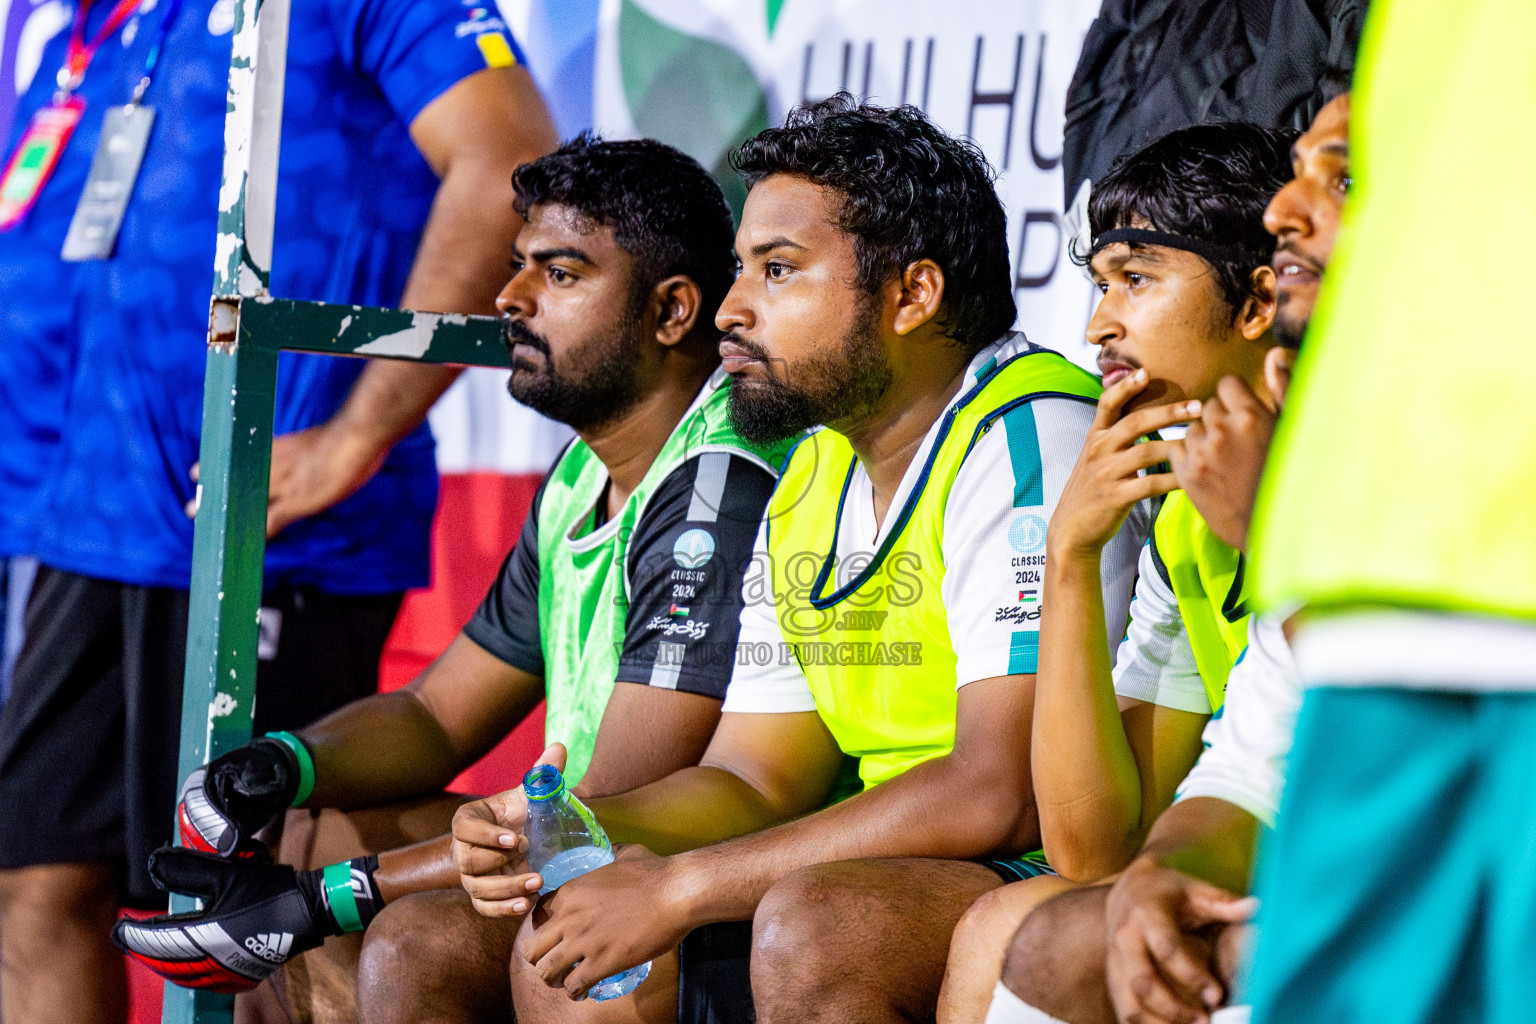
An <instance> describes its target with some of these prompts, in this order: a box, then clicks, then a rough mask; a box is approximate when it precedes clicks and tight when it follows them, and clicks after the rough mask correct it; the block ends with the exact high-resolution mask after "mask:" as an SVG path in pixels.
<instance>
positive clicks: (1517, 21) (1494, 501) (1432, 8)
mask: <svg viewBox="0 0 1536 1024" xmlns="http://www.w3.org/2000/svg"><path fill="white" fill-rule="evenodd" d="M1533 38H1536V4H1532V3H1530V2H1528V0H1527V2H1524V3H1510V2H1508V0H1459V2H1457V3H1446V2H1444V0H1375V2H1373V3H1372V4H1371V12H1370V15H1369V17H1368V18H1367V19H1366V26H1365V34H1364V36H1363V38H1362V39H1361V42H1360V62H1359V70H1358V72H1357V73H1356V75H1355V89H1354V92H1353V93H1352V94H1351V99H1350V126H1349V135H1350V140H1349V142H1350V162H1351V168H1352V173H1353V175H1354V179H1355V184H1354V185H1353V186H1352V187H1351V189H1350V193H1349V200H1348V201H1347V202H1346V203H1345V204H1344V223H1343V227H1342V228H1341V230H1340V231H1339V244H1338V246H1337V248H1336V249H1335V250H1334V254H1333V258H1332V260H1331V261H1330V262H1329V266H1328V273H1327V276H1326V280H1325V282H1324V285H1323V290H1322V294H1321V296H1320V299H1319V302H1318V306H1317V311H1316V313H1315V315H1314V316H1313V318H1312V326H1311V328H1310V329H1309V332H1308V335H1307V341H1306V345H1305V346H1304V347H1303V348H1302V352H1301V361H1300V363H1299V364H1298V368H1297V375H1296V383H1295V386H1294V387H1293V388H1292V389H1291V395H1290V400H1289V404H1288V406H1287V408H1286V412H1285V415H1284V416H1283V417H1281V420H1280V428H1279V432H1278V433H1277V434H1276V436H1275V446H1274V449H1273V452H1272V454H1271V455H1270V465H1269V468H1268V469H1267V470H1266V472H1265V479H1264V485H1263V487H1262V489H1261V491H1260V495H1259V505H1258V508H1257V510H1256V513H1255V517H1254V529H1253V535H1254V541H1253V544H1254V546H1253V554H1254V559H1255V567H1256V569H1257V580H1256V582H1257V585H1258V593H1257V595H1256V597H1257V599H1258V600H1259V601H1260V602H1261V603H1262V606H1263V607H1265V608H1284V607H1288V606H1290V605H1292V604H1293V603H1294V604H1308V605H1310V606H1311V607H1312V608H1314V609H1318V610H1324V611H1326V610H1328V609H1330V608H1332V609H1335V610H1337V609H1341V608H1343V607H1346V606H1360V605H1388V606H1392V605H1396V606H1406V607H1413V608H1428V609H1435V610H1444V611H1452V612H1461V613H1471V614H1482V615H1493V616H1500V617H1505V618H1513V619H1518V620H1523V621H1526V622H1531V621H1536V521H1533V512H1532V510H1533V509H1536V457H1533V454H1532V453H1533V452H1536V415H1533V414H1532V406H1533V403H1532V398H1531V388H1530V385H1529V384H1528V383H1527V382H1526V379H1525V369H1526V359H1525V358H1524V357H1525V355H1526V354H1527V353H1528V352H1529V351H1530V350H1531V345H1530V341H1529V335H1528V334H1527V333H1526V332H1527V331H1528V330H1529V328H1528V327H1526V326H1523V324H1522V320H1523V318H1522V317H1521V316H1520V314H1519V313H1518V312H1515V313H1513V316H1512V313H1511V307H1510V305H1509V303H1508V302H1506V301H1504V298H1505V296H1506V295H1510V296H1517V295H1518V291H1519V288H1520V287H1521V286H1520V284H1519V283H1518V282H1519V281H1520V280H1521V276H1522V275H1521V274H1520V272H1519V271H1518V270H1516V271H1514V277H1513V278H1511V279H1509V282H1508V283H1506V278H1508V275H1507V274H1505V273H1502V272H1500V271H1499V270H1498V269H1497V265H1496V264H1491V262H1490V261H1489V260H1488V259H1486V258H1479V257H1480V256H1481V255H1482V254H1484V253H1487V252H1488V251H1489V249H1490V247H1491V246H1497V245H1498V244H1500V243H1501V242H1503V241H1504V240H1506V239H1507V240H1509V241H1510V242H1511V243H1512V244H1513V245H1514V246H1515V250H1514V251H1515V252H1517V253H1518V252H1519V248H1518V247H1519V246H1520V245H1521V244H1522V242H1523V240H1524V239H1527V238H1530V237H1531V235H1532V232H1533V231H1536V203H1533V202H1532V201H1531V184H1532V168H1536V132H1532V131H1530V130H1529V127H1528V123H1529V122H1528V120H1526V119H1527V118H1528V117H1529V115H1528V114H1526V115H1520V114H1518V113H1516V114H1514V115H1513V116H1514V117H1515V120H1514V121H1511V120H1510V117H1511V112H1518V111H1521V110H1524V111H1530V110H1531V109H1532V108H1533V107H1536V74H1533V73H1532V71H1531V67H1532V64H1531V40H1532V39H1533ZM1426 265H1427V266H1429V267H1431V268H1432V270H1431V272H1430V273H1429V274H1428V275H1427V276H1426V274H1425V268H1426ZM1509 288H1514V289H1515V292H1513V293H1511V292H1509V291H1508V289H1509Z"/></svg>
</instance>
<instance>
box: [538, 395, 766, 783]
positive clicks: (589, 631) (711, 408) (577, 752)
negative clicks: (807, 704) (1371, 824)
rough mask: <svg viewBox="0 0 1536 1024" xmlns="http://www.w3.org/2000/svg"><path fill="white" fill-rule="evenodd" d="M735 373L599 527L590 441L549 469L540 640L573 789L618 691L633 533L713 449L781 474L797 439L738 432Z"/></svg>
mask: <svg viewBox="0 0 1536 1024" xmlns="http://www.w3.org/2000/svg"><path fill="white" fill-rule="evenodd" d="M727 380H728V378H727V377H726V376H725V374H724V373H716V374H715V376H714V377H711V378H710V381H709V383H708V384H706V385H705V386H704V390H703V391H702V392H701V393H700V397H699V400H698V401H696V402H695V403H694V405H693V408H691V409H690V410H689V411H688V412H687V413H686V414H685V415H684V416H683V418H682V419H681V420H679V421H678V424H677V427H676V428H675V429H674V430H673V431H672V436H671V437H669V438H667V443H666V444H665V445H663V446H662V449H661V452H660V453H659V454H658V455H657V456H656V461H654V462H653V463H651V468H650V469H649V470H648V471H647V472H646V474H645V478H644V479H643V480H642V481H641V482H640V486H638V487H636V488H635V490H634V493H632V494H631V495H630V496H629V498H628V499H627V500H626V501H625V502H624V507H623V508H621V509H620V510H619V513H618V514H617V515H616V516H614V517H613V518H612V519H610V520H608V521H607V522H606V523H604V524H603V525H602V526H600V527H598V528H597V529H593V528H592V523H593V510H594V508H595V507H596V505H597V502H598V501H599V500H600V499H602V498H603V495H604V494H605V492H606V490H607V486H608V470H607V468H606V467H605V466H604V465H603V463H602V461H601V460H600V459H598V457H597V456H596V455H595V454H593V452H592V449H591V448H588V447H587V446H586V445H585V444H583V443H582V442H581V441H579V440H578V441H575V442H573V443H572V444H571V446H570V448H568V449H566V452H565V454H564V455H562V456H561V457H560V460H559V462H557V463H556V464H555V467H554V468H553V469H552V470H550V473H549V479H548V480H547V481H545V484H544V497H543V499H542V500H541V501H540V503H539V507H538V508H537V509H536V510H534V513H533V514H536V515H538V517H539V531H538V536H539V644H540V647H541V648H542V649H543V652H544V692H545V697H546V699H547V701H548V706H547V708H546V711H545V718H544V737H545V742H549V743H553V742H555V741H557V740H558V741H559V742H561V743H564V744H565V745H566V747H567V749H568V750H569V751H570V756H569V759H568V760H567V762H566V771H565V778H566V780H567V781H568V783H569V784H570V785H572V786H574V785H575V784H576V783H577V782H578V781H580V779H581V776H582V774H583V773H584V772H585V771H586V770H587V765H588V763H589V762H590V761H591V760H592V746H593V743H594V741H595V740H596V738H597V727H598V724H599V723H600V722H601V721H602V718H603V710H604V709H605V708H606V707H607V706H608V698H609V696H610V695H611V694H612V693H613V686H614V675H615V673H616V672H617V671H618V667H619V654H620V652H621V651H622V650H623V647H624V623H625V619H626V618H627V616H628V614H629V580H628V578H627V577H626V566H627V565H628V554H629V538H630V535H631V534H632V533H633V532H634V528H635V524H636V523H638V522H639V521H640V518H641V516H643V515H644V514H645V508H646V506H647V504H648V503H649V502H650V499H651V495H652V494H653V493H655V490H656V488H657V487H658V486H660V485H661V483H662V481H664V480H665V479H666V478H667V477H668V476H670V475H671V474H672V473H673V471H675V470H676V469H677V468H678V467H679V466H681V465H682V464H683V463H685V462H687V461H688V460H689V459H691V458H694V457H695V456H698V455H702V454H704V453H705V452H710V451H720V452H728V453H730V454H732V455H738V456H741V457H742V458H746V459H750V460H751V461H753V462H755V463H757V464H758V465H760V466H762V467H763V468H764V469H766V470H768V471H769V472H776V470H777V467H778V465H779V463H780V462H781V461H782V459H783V457H784V454H785V452H786V451H787V450H788V449H789V448H790V446H791V445H792V443H793V442H792V441H790V442H785V443H783V444H781V445H777V446H774V447H768V448H764V447H758V446H754V445H750V444H748V443H747V442H746V441H743V440H742V439H741V438H740V437H738V436H737V435H736V432H735V431H734V430H732V429H731V425H730V421H729V419H728V418H727V414H726V413H727V410H726V399H727V395H728V393H729V391H730V389H729V387H728V386H727V384H726V382H727Z"/></svg>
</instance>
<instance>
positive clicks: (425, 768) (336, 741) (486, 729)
mask: <svg viewBox="0 0 1536 1024" xmlns="http://www.w3.org/2000/svg"><path fill="white" fill-rule="evenodd" d="M543 698H544V684H543V680H542V679H539V678H537V677H535V676H531V675H529V674H527V673H526V672H522V671H519V670H518V669H516V668H513V667H512V666H510V665H507V664H506V663H504V662H502V661H501V660H499V659H498V658H496V657H494V656H493V655H491V654H490V653H489V652H487V651H486V650H484V649H483V648H481V647H480V646H479V645H477V644H476V643H475V642H474V641H473V640H470V639H469V638H468V637H467V636H465V635H463V634H460V635H459V636H458V637H457V638H455V640H454V641H453V643H451V644H450V645H449V646H448V649H447V650H446V651H444V652H443V653H442V655H441V656H440V657H439V658H438V659H437V660H436V661H434V662H433V663H432V664H431V665H430V666H429V667H428V668H427V670H426V671H425V672H423V673H422V674H421V675H420V676H418V677H417V678H416V679H415V680H413V681H412V683H411V684H410V686H408V687H406V688H405V689H403V690H396V691H395V692H393V693H380V694H374V695H372V696H369V697H364V698H363V699H361V700H357V701H353V702H352V703H351V704H348V705H346V706H345V707H342V708H339V709H337V710H336V711H333V712H332V713H331V714H329V715H327V716H325V717H324V718H322V719H320V720H319V721H318V722H316V723H314V724H313V725H310V726H307V727H305V728H304V729H301V730H299V732H298V735H299V737H300V739H302V740H303V741H304V744H305V746H307V747H308V748H309V752H310V756H311V757H313V758H314V762H315V788H314V792H313V793H311V794H310V797H309V799H308V800H307V801H306V802H305V805H306V806H309V807H339V808H343V809H349V808H355V807H367V806H372V805H375V804H382V803H390V802H392V801H395V800H405V799H408V798H411V797H417V796H424V795H426V794H429V793H436V792H439V791H440V790H442V789H443V788H444V787H446V786H447V785H448V783H449V782H450V781H452V779H453V777H454V776H455V775H457V774H458V773H459V772H461V771H463V770H464V769H465V768H467V767H469V766H470V765H471V764H473V763H474V762H475V761H476V760H478V759H479V758H480V757H481V756H482V755H484V754H485V752H486V751H488V750H490V749H491V748H492V747H493V746H495V745H496V744H497V743H498V742H500V740H501V738H502V737H503V736H505V735H506V734H507V733H508V732H510V731H511V730H512V728H513V727H514V726H515V725H516V724H517V723H518V722H521V721H522V720H523V719H524V718H525V717H527V715H528V713H529V712H530V711H532V710H533V709H534V708H535V707H536V706H538V703H539V701H540V700H542V699H543Z"/></svg>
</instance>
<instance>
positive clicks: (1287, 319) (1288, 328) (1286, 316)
mask: <svg viewBox="0 0 1536 1024" xmlns="http://www.w3.org/2000/svg"><path fill="white" fill-rule="evenodd" d="M1296 305H1297V303H1296V302H1295V301H1293V300H1292V297H1291V296H1289V295H1282V296H1280V299H1279V302H1278V308H1277V309H1276V310H1275V322H1274V324H1273V326H1272V327H1271V328H1270V329H1271V330H1272V331H1274V334H1275V343H1276V344H1279V345H1284V346H1285V347H1286V348H1289V349H1299V348H1301V339H1302V338H1303V337H1305V336H1306V333H1307V325H1308V324H1310V323H1311V322H1312V318H1311V316H1310V313H1311V310H1308V311H1307V313H1306V314H1303V313H1300V312H1298V311H1297V310H1296V308H1295V307H1296ZM1286 307H1291V308H1289V309H1287V308H1286Z"/></svg>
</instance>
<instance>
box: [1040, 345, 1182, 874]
mask: <svg viewBox="0 0 1536 1024" xmlns="http://www.w3.org/2000/svg"><path fill="white" fill-rule="evenodd" d="M1145 386H1146V381H1145V376H1144V374H1140V373H1138V374H1136V375H1132V376H1130V377H1127V378H1125V379H1124V380H1122V381H1120V382H1118V383H1116V384H1115V385H1114V386H1112V387H1110V388H1109V389H1108V390H1106V391H1105V392H1104V394H1103V396H1102V397H1101V398H1100V400H1099V409H1098V413H1097V415H1096V416H1095V419H1094V424H1093V428H1092V429H1091V430H1090V431H1089V434H1088V439H1087V441H1086V442H1085V444H1084V446H1083V451H1082V455H1081V456H1080V457H1079V459H1078V462H1077V465H1076V466H1074V467H1073V470H1072V475H1071V477H1070V478H1069V479H1068V481H1067V484H1066V486H1065V488H1064V489H1063V491H1062V495H1061V499H1060V501H1059V502H1058V504H1057V506H1056V511H1055V513H1054V515H1053V516H1052V517H1051V525H1050V529H1049V531H1048V533H1047V544H1048V549H1047V557H1046V571H1045V586H1044V590H1045V594H1044V601H1043V603H1042V606H1043V611H1042V614H1041V619H1040V666H1039V667H1040V681H1039V686H1038V692H1037V694H1036V698H1035V720H1034V721H1035V724H1034V733H1033V736H1032V740H1031V763H1032V764H1033V766H1034V772H1035V798H1036V800H1037V801H1038V803H1039V814H1040V830H1041V838H1042V841H1043V845H1044V847H1045V853H1046V857H1047V859H1049V860H1050V862H1051V865H1052V867H1054V868H1055V869H1056V870H1057V871H1058V872H1060V873H1061V874H1062V876H1063V877H1065V878H1069V879H1072V880H1074V881H1081V882H1090V881H1095V880H1097V879H1099V878H1102V877H1104V876H1106V875H1110V874H1113V873H1114V872H1116V871H1118V870H1120V869H1121V868H1122V867H1124V866H1125V864H1126V862H1127V861H1129V860H1130V858H1131V857H1132V856H1133V855H1134V854H1135V852H1136V850H1137V849H1138V848H1139V847H1140V845H1141V840H1142V838H1143V837H1144V836H1145V835H1146V828H1147V827H1148V825H1150V823H1151V821H1152V819H1153V818H1155V816H1156V815H1157V813H1158V812H1159V811H1161V810H1162V808H1163V807H1165V806H1167V801H1169V800H1171V799H1172V798H1173V788H1174V787H1175V786H1176V785H1177V784H1178V780H1179V778H1182V777H1183V773H1184V772H1185V771H1187V770H1188V769H1189V766H1190V765H1192V764H1193V763H1194V760H1195V757H1196V756H1198V753H1199V736H1200V729H1201V727H1202V726H1203V724H1204V721H1205V719H1204V716H1200V715H1193V714H1190V713H1188V712H1179V711H1171V710H1169V709H1165V708H1155V707H1151V706H1140V707H1135V706H1128V707H1127V708H1126V709H1125V717H1124V718H1122V708H1121V705H1120V701H1119V700H1118V699H1117V698H1116V696H1115V691H1114V684H1113V681H1112V679H1111V674H1110V662H1109V648H1108V645H1107V644H1106V643H1105V641H1104V598H1103V592H1102V589H1101V583H1100V560H1101V557H1102V553H1103V549H1104V546H1105V545H1106V544H1107V543H1108V542H1109V540H1110V538H1111V537H1113V536H1114V534H1115V531H1117V530H1118V529H1119V528H1120V525H1121V524H1122V523H1123V522H1124V521H1125V517H1126V516H1127V515H1128V514H1129V512H1130V509H1131V507H1132V506H1133V505H1134V504H1135V503H1136V502H1138V501H1141V500H1143V499H1144V498H1147V497H1150V496H1152V495H1156V494H1164V493H1167V492H1168V491H1169V490H1171V489H1172V488H1173V487H1174V486H1175V484H1174V481H1173V479H1172V477H1171V474H1166V473H1155V472H1151V473H1149V474H1148V475H1138V474H1139V473H1140V472H1141V471H1143V470H1151V469H1152V468H1153V467H1155V466H1156V465H1157V464H1158V463H1159V462H1162V461H1163V460H1165V459H1166V458H1167V457H1168V455H1169V453H1170V451H1171V450H1172V449H1173V448H1175V447H1176V442H1168V441H1148V442H1145V443H1138V439H1140V438H1142V437H1145V436H1146V435H1148V434H1150V433H1152V432H1153V431H1156V430H1159V429H1162V428H1163V427H1166V426H1169V425H1171V424H1173V423H1177V422H1181V421H1184V420H1187V419H1189V418H1190V416H1191V415H1192V413H1191V411H1190V409H1189V408H1188V407H1187V406H1186V405H1185V404H1183V403H1180V404H1176V405H1171V406H1156V407H1151V408H1146V409H1140V410H1137V411H1134V412H1131V413H1128V414H1126V413H1124V412H1123V410H1124V408H1125V406H1126V404H1127V403H1128V402H1129V401H1130V400H1131V399H1132V398H1133V397H1135V395H1136V394H1138V393H1139V392H1140V391H1141V389H1142V388H1143V387H1145ZM1194 413H1195V414H1197V413H1198V406H1196V408H1195V410H1194ZM1132 703H1133V704H1134V702H1132Z"/></svg>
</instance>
